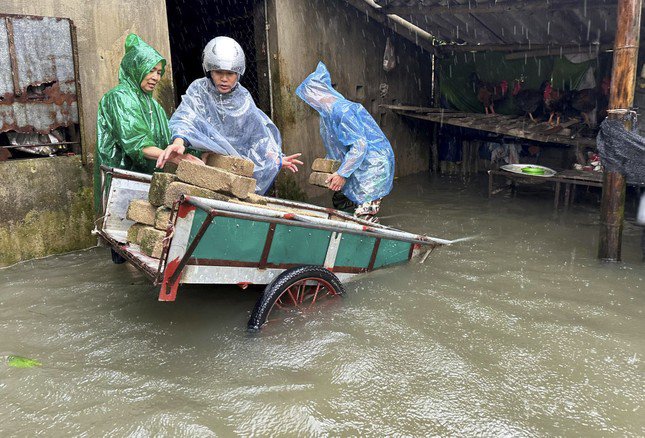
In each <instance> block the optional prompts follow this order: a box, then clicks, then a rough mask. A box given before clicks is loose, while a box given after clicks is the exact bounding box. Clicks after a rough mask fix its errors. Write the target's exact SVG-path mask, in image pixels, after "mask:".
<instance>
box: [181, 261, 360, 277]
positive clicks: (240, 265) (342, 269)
mask: <svg viewBox="0 0 645 438" xmlns="http://www.w3.org/2000/svg"><path fill="white" fill-rule="evenodd" d="M302 265H303V264H302V263H267V265H266V268H265V269H291V268H296V267H298V266H302ZM186 266H213V267H217V266H223V267H233V268H256V269H260V268H258V264H257V263H255V262H240V261H237V260H221V259H196V258H194V257H191V258H190V259H189V260H188V263H187V264H186ZM329 270H330V271H333V272H344V273H354V274H358V273H361V272H367V268H356V267H353V266H334V267H333V268H329Z"/></svg>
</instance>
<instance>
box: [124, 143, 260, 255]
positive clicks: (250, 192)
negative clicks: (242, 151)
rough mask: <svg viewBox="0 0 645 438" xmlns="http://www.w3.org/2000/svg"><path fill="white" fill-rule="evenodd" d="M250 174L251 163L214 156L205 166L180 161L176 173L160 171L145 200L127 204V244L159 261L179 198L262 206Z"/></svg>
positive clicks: (166, 168)
mask: <svg viewBox="0 0 645 438" xmlns="http://www.w3.org/2000/svg"><path fill="white" fill-rule="evenodd" d="M169 167H170V166H169ZM253 170H254V164H253V162H252V161H249V160H246V159H244V158H241V157H233V156H226V155H216V154H209V155H208V158H207V160H206V166H204V165H201V164H199V163H193V162H190V161H187V160H184V161H181V162H180V163H179V165H178V166H177V167H176V169H172V170H171V169H169V168H168V167H164V172H157V173H155V174H154V175H153V176H152V181H151V183H150V191H149V192H148V200H147V201H146V200H143V199H138V200H134V201H132V202H131V203H130V206H129V208H128V212H127V215H126V218H127V219H130V220H132V221H134V222H135V224H134V225H132V226H131V227H130V229H129V230H128V242H130V243H136V244H138V245H139V246H140V247H141V252H143V253H144V254H146V255H147V256H149V257H154V258H160V257H161V253H162V251H163V239H164V238H165V237H166V229H167V228H168V226H169V225H170V212H171V208H172V206H173V204H174V203H175V202H176V201H177V200H178V199H179V197H180V196H181V195H189V196H198V197H200V198H207V199H215V200H218V201H233V202H236V201H237V202H240V200H242V201H243V202H250V203H255V204H266V199H265V198H264V197H262V196H258V195H256V194H255V186H256V181H255V179H254V178H253Z"/></svg>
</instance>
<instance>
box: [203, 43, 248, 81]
mask: <svg viewBox="0 0 645 438" xmlns="http://www.w3.org/2000/svg"><path fill="white" fill-rule="evenodd" d="M202 67H203V68H204V74H208V72H209V71H212V70H228V71H233V72H235V73H237V74H239V75H240V76H242V75H243V74H244V71H245V70H246V58H245V57H244V51H243V50H242V47H241V46H240V45H239V44H238V43H237V41H235V40H234V39H233V38H229V37H224V36H220V37H217V38H213V39H212V40H210V41H209V42H208V44H206V47H204V52H203V53H202Z"/></svg>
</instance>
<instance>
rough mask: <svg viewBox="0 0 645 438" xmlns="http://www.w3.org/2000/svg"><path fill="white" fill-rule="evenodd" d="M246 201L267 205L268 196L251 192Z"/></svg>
mask: <svg viewBox="0 0 645 438" xmlns="http://www.w3.org/2000/svg"><path fill="white" fill-rule="evenodd" d="M246 202H250V203H251V204H258V205H267V198H266V197H264V196H260V195H256V194H255V193H249V196H248V198H247V199H246Z"/></svg>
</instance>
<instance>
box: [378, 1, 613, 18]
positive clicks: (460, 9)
mask: <svg viewBox="0 0 645 438" xmlns="http://www.w3.org/2000/svg"><path fill="white" fill-rule="evenodd" d="M585 3H586V6H585ZM585 3H581V2H580V0H551V2H549V3H547V1H545V0H507V1H504V2H500V1H498V2H496V3H477V4H472V5H470V6H468V5H455V6H429V5H422V4H419V5H417V6H384V7H383V8H381V9H380V10H379V11H380V12H381V13H384V14H395V15H434V14H499V13H501V12H527V11H558V10H563V9H583V8H585V7H586V9H597V8H615V7H616V1H611V0H587V1H586V2H585Z"/></svg>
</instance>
